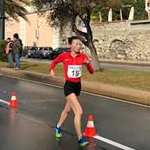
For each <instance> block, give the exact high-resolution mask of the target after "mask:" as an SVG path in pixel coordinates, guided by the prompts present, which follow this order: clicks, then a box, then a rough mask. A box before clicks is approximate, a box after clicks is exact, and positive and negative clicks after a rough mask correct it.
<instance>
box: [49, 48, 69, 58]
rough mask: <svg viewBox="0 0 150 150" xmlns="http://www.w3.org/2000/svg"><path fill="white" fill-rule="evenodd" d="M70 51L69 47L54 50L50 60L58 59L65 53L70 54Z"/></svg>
mask: <svg viewBox="0 0 150 150" xmlns="http://www.w3.org/2000/svg"><path fill="white" fill-rule="evenodd" d="M69 49H70V48H69V47H58V48H56V49H54V50H53V52H52V53H51V54H50V55H49V59H55V58H56V57H58V55H59V54H61V53H63V52H68V51H69Z"/></svg>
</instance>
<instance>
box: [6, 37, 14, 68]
mask: <svg viewBox="0 0 150 150" xmlns="http://www.w3.org/2000/svg"><path fill="white" fill-rule="evenodd" d="M5 54H6V55H7V57H8V62H9V68H13V67H14V62H13V41H11V38H7V45H6V49H5Z"/></svg>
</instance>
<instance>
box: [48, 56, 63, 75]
mask: <svg viewBox="0 0 150 150" xmlns="http://www.w3.org/2000/svg"><path fill="white" fill-rule="evenodd" d="M59 62H62V54H60V55H59V56H58V57H57V58H55V59H54V60H53V61H52V63H51V64H50V67H49V71H50V76H51V77H55V72H54V68H55V66H56V64H57V63H59Z"/></svg>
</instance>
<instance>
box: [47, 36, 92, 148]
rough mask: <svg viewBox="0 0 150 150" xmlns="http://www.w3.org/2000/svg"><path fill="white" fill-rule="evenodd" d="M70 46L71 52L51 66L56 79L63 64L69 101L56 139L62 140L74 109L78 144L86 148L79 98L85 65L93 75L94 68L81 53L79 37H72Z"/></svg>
mask: <svg viewBox="0 0 150 150" xmlns="http://www.w3.org/2000/svg"><path fill="white" fill-rule="evenodd" d="M68 43H69V45H70V51H69V52H64V53H61V54H60V55H59V56H58V57H57V58H56V59H54V60H53V61H52V63H51V65H50V68H49V70H50V76H51V77H55V72H54V68H55V65H56V64H57V63H59V62H62V63H63V66H64V72H65V80H66V82H65V85H64V94H65V97H66V99H67V102H66V105H65V108H64V110H63V111H62V113H61V116H60V119H59V121H58V123H57V125H56V126H55V136H56V138H61V137H62V133H61V126H62V124H63V122H64V120H65V119H66V117H67V116H68V113H69V112H70V110H71V109H72V110H73V112H74V115H75V116H74V126H75V130H76V133H77V137H78V143H79V145H80V146H86V145H88V144H89V143H88V142H87V141H86V140H85V138H84V137H83V136H82V132H81V117H82V113H83V111H82V107H81V105H80V103H79V101H78V98H77V97H78V96H79V95H80V91H81V73H82V66H83V65H85V66H86V67H87V69H88V71H89V72H90V73H91V74H93V73H94V70H93V67H92V65H91V63H90V61H89V59H88V57H87V55H86V54H83V53H80V51H81V41H80V40H79V38H78V37H76V36H72V37H70V38H69V39H68Z"/></svg>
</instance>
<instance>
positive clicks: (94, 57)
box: [88, 42, 100, 71]
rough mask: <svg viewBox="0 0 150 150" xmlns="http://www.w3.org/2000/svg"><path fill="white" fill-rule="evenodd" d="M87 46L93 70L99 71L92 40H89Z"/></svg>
mask: <svg viewBox="0 0 150 150" xmlns="http://www.w3.org/2000/svg"><path fill="white" fill-rule="evenodd" d="M88 48H89V49H90V52H91V57H92V65H93V67H94V70H96V71H100V63H99V60H98V56H97V52H96V48H95V46H94V44H93V42H89V44H88Z"/></svg>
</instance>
